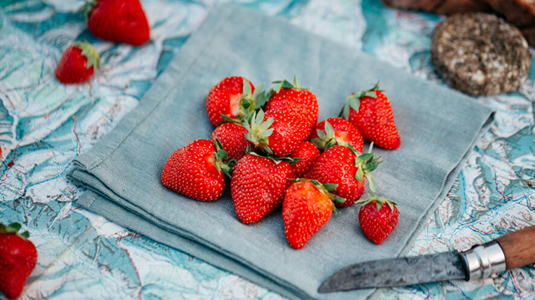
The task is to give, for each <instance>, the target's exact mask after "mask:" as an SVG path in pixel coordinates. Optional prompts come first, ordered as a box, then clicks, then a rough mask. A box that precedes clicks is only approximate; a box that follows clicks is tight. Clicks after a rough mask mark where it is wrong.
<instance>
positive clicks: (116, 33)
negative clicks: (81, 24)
mask: <svg viewBox="0 0 535 300" xmlns="http://www.w3.org/2000/svg"><path fill="white" fill-rule="evenodd" d="M81 11H82V12H83V13H84V14H85V16H86V18H87V28H88V29H89V31H90V32H91V33H92V34H93V35H94V36H96V37H98V38H101V39H103V40H108V41H112V42H116V43H126V44H130V45H134V46H140V45H143V44H145V43H146V42H147V41H148V40H149V37H150V26H149V22H148V21H147V17H146V16H145V12H144V11H143V7H142V6H141V3H140V2H139V0H89V1H88V2H86V5H85V6H84V7H83V8H82V10H81Z"/></svg>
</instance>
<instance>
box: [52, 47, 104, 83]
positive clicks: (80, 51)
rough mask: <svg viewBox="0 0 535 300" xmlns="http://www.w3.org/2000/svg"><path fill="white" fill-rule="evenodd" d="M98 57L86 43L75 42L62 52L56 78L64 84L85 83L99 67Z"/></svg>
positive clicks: (93, 49)
mask: <svg viewBox="0 0 535 300" xmlns="http://www.w3.org/2000/svg"><path fill="white" fill-rule="evenodd" d="M99 64H100V55H99V54H98V52H97V50H95V48H93V47H92V46H91V44H89V43H88V42H76V43H75V44H74V45H72V46H69V48H67V49H66V50H65V52H63V55H62V56H61V59H60V60H59V63H58V66H57V67H56V72H55V74H56V78H57V79H58V81H59V82H61V83H65V84H71V83H82V82H86V81H88V80H89V78H91V76H93V74H94V73H95V70H96V69H97V68H98V67H99Z"/></svg>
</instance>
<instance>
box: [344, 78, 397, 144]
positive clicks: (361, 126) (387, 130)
mask: <svg viewBox="0 0 535 300" xmlns="http://www.w3.org/2000/svg"><path fill="white" fill-rule="evenodd" d="M340 116H343V117H344V118H345V119H346V120H348V121H349V122H351V124H353V125H354V126H355V127H357V128H358V130H359V131H360V133H361V134H362V136H363V137H364V139H365V140H367V141H371V142H374V143H375V144H376V145H377V146H379V147H381V148H384V149H397V148H399V145H400V144H401V138H400V136H399V133H398V129H397V128H396V124H395V123H394V114H393V112H392V107H391V106H390V101H389V100H388V98H387V97H386V96H385V94H383V92H382V91H381V90H379V84H376V85H375V86H374V87H373V88H371V89H369V90H367V91H363V92H360V93H358V94H353V95H351V96H349V97H348V98H347V100H346V103H345V105H344V108H343V109H342V112H341V113H340Z"/></svg>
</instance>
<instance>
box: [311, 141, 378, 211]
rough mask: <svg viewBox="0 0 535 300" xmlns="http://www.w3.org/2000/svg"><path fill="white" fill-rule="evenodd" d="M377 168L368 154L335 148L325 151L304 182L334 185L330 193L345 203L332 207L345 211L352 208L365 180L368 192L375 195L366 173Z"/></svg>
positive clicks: (372, 157) (376, 161) (373, 159)
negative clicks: (315, 181) (346, 208)
mask: <svg viewBox="0 0 535 300" xmlns="http://www.w3.org/2000/svg"><path fill="white" fill-rule="evenodd" d="M370 151H371V146H370ZM357 154H358V155H359V156H357ZM378 164H379V162H378V158H374V155H373V153H371V152H370V153H366V154H360V153H355V152H353V151H352V150H351V149H349V148H348V147H346V146H338V145H337V146H332V147H330V148H328V149H327V150H325V151H324V152H323V153H322V154H321V155H320V157H318V159H317V160H316V162H315V163H314V165H312V168H311V169H310V171H309V172H308V173H307V174H306V175H305V178H308V179H316V180H318V181H319V182H321V183H332V184H337V185H338V186H337V188H336V189H335V190H333V191H332V193H333V194H335V195H337V196H340V197H341V198H345V199H346V201H345V202H344V203H336V206H339V207H346V206H350V205H353V204H354V203H355V201H357V200H358V199H359V198H360V197H361V196H362V194H363V193H364V183H365V180H366V179H368V184H369V186H370V189H371V190H372V191H375V180H374V179H373V177H372V176H371V175H370V172H372V171H373V170H375V169H376V168H377V165H378Z"/></svg>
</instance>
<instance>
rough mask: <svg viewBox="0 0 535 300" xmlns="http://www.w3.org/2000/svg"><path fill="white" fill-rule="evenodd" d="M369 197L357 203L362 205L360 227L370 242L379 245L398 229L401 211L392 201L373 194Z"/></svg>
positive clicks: (369, 194)
mask: <svg viewBox="0 0 535 300" xmlns="http://www.w3.org/2000/svg"><path fill="white" fill-rule="evenodd" d="M368 196H369V198H368V199H362V200H359V201H357V203H358V204H362V207H361V208H360V211H359V222H360V227H361V228H362V231H363V232H364V234H365V235H366V237H368V239H370V241H372V242H374V243H376V244H377V245H379V244H381V243H382V242H383V241H384V240H385V239H386V238H387V237H388V236H389V235H390V234H391V233H392V231H393V230H394V228H396V225H397V224H398V216H399V211H398V208H397V207H396V204H395V203H394V202H392V201H390V200H387V199H384V198H379V197H375V196H374V195H373V194H371V193H368ZM385 204H387V205H385Z"/></svg>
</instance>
